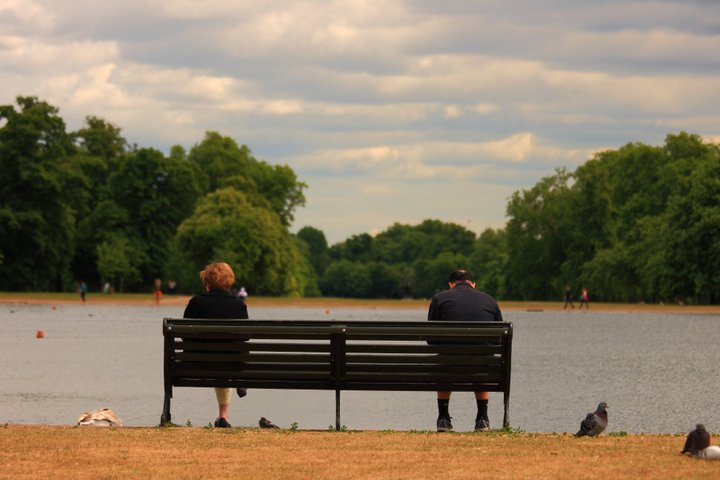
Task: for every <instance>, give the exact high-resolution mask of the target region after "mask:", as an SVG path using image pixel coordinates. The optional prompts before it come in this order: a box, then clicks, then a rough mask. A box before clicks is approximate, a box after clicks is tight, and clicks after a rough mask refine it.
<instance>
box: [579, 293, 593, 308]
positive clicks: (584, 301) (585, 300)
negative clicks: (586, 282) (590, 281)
mask: <svg viewBox="0 0 720 480" xmlns="http://www.w3.org/2000/svg"><path fill="white" fill-rule="evenodd" d="M583 305H585V310H589V309H590V297H589V296H588V290H587V288H583V289H582V293H581V294H580V307H579V308H578V310H582V307H583Z"/></svg>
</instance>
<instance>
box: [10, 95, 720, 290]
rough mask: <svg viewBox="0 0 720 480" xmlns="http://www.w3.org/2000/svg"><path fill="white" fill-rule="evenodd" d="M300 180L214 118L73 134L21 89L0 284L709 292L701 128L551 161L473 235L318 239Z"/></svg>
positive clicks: (447, 229) (709, 202)
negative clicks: (466, 277)
mask: <svg viewBox="0 0 720 480" xmlns="http://www.w3.org/2000/svg"><path fill="white" fill-rule="evenodd" d="M306 188H307V185H306V184H305V183H304V182H302V181H300V180H299V179H298V178H297V175H296V174H295V172H294V171H293V170H292V169H291V168H290V167H288V166H287V165H270V164H268V163H267V162H264V161H262V160H258V159H257V158H255V157H254V156H253V154H252V152H251V151H250V149H249V148H248V147H247V146H246V145H239V144H238V143H237V142H236V141H235V140H233V139H232V138H229V137H226V136H223V135H221V134H220V133H218V132H207V133H206V134H205V137H204V138H203V139H202V140H201V141H200V142H198V143H196V144H195V145H193V146H192V148H190V149H189V150H188V151H186V150H185V148H183V147H182V146H179V145H176V146H173V147H172V148H171V149H170V152H169V154H164V153H163V152H161V151H159V150H157V149H154V148H145V147H138V146H137V145H129V144H128V142H127V141H126V140H125V139H124V138H123V137H122V134H121V129H120V128H119V127H117V126H115V125H113V124H112V123H110V122H108V121H106V120H104V119H102V118H98V117H93V116H89V117H87V118H86V119H85V124H84V125H83V126H82V128H80V129H79V130H77V131H74V132H69V131H67V129H66V126H65V122H64V121H63V119H62V118H61V117H60V115H59V111H58V109H57V108H56V107H54V106H52V105H50V104H48V103H47V102H45V101H42V100H40V99H38V98H37V97H17V98H16V105H3V106H0V200H1V202H2V204H1V205H0V269H2V272H3V275H2V276H0V290H10V291H19V290H30V291H71V290H74V289H75V288H76V287H77V284H78V282H79V281H85V282H87V283H88V284H89V285H90V286H91V288H95V289H99V288H100V286H101V285H103V284H111V285H113V287H114V288H115V289H116V290H120V291H137V292H142V291H148V290H149V289H152V285H153V282H154V280H155V279H156V278H161V279H164V280H165V281H167V280H171V279H172V280H174V281H175V282H177V284H178V285H179V287H180V291H181V292H184V293H193V292H196V291H197V290H199V289H200V287H201V285H200V283H199V280H198V278H197V272H198V271H199V270H200V269H201V268H202V267H203V266H204V265H205V264H207V263H208V262H211V261H215V260H224V261H227V262H228V263H230V264H231V265H233V267H234V270H235V272H236V275H237V279H238V286H240V285H243V286H246V287H247V288H248V289H249V290H250V292H251V293H254V294H261V295H287V296H319V295H325V296H340V297H366V298H403V297H428V296H430V295H432V294H433V293H435V292H437V291H438V290H441V289H444V288H445V287H446V284H445V279H446V277H447V274H448V272H450V271H451V270H453V269H455V268H457V267H459V266H463V267H465V268H469V269H470V270H472V271H474V272H476V277H477V283H478V288H480V289H482V290H485V291H487V292H489V293H491V294H493V295H495V296H496V297H498V298H501V299H523V300H531V299H532V300H550V299H559V298H560V296H561V295H562V291H563V290H564V287H565V285H572V286H573V288H575V289H576V290H577V291H578V292H579V290H580V288H581V286H585V287H588V288H589V289H590V291H591V296H592V297H593V298H594V299H596V300H607V301H650V302H656V301H672V302H686V303H716V302H717V301H718V292H717V289H718V285H720V278H719V275H720V274H719V273H718V272H720V268H718V267H720V238H719V236H720V233H719V232H720V228H719V227H720V151H719V149H718V145H716V144H711V143H704V142H703V141H702V140H701V139H700V138H699V137H698V136H697V135H691V134H687V133H684V132H681V133H680V134H677V135H668V136H667V138H666V141H665V145H663V146H661V147H655V146H648V145H643V144H639V143H631V144H628V145H625V146H623V147H621V148H620V149H618V150H609V151H605V152H600V153H598V154H596V155H595V156H594V157H593V158H592V159H590V160H588V161H587V162H586V163H585V164H583V165H581V166H580V167H578V168H577V169H576V170H575V171H574V172H568V171H567V170H565V169H558V170H556V172H555V173H554V175H551V176H549V177H546V178H543V179H541V180H540V181H539V182H538V183H537V184H536V185H535V186H533V187H532V188H530V189H527V190H522V191H518V192H516V193H515V194H513V196H512V198H511V199H510V200H509V202H508V206H507V217H508V222H507V224H506V226H505V228H502V229H497V230H494V229H487V230H485V231H484V232H482V233H481V234H480V235H477V234H475V233H474V232H472V231H470V230H468V229H466V228H465V227H463V226H460V225H457V224H453V223H448V222H443V221H440V220H433V219H428V220H425V221H423V222H421V223H420V224H418V225H403V224H400V223H396V224H394V225H392V226H391V227H389V228H388V229H387V230H385V231H383V232H380V233H379V234H377V235H375V236H370V235H369V234H359V235H353V236H351V237H350V238H348V239H346V240H344V241H342V242H339V243H337V244H334V245H328V243H327V241H326V238H325V235H324V233H323V232H322V231H321V230H319V229H317V228H314V227H312V226H306V227H303V228H301V229H300V230H298V232H297V234H292V233H290V231H289V228H290V226H291V225H292V222H293V219H294V212H295V210H296V209H297V208H301V207H303V206H304V205H305V196H304V190H305V189H306Z"/></svg>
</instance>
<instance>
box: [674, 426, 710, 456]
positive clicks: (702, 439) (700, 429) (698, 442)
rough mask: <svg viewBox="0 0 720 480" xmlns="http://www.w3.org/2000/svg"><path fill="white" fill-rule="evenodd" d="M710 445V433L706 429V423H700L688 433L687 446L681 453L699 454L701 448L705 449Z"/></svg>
mask: <svg viewBox="0 0 720 480" xmlns="http://www.w3.org/2000/svg"><path fill="white" fill-rule="evenodd" d="M709 446H710V434H709V433H708V431H707V430H705V425H703V424H702V423H698V424H697V425H695V430H693V431H692V432H690V433H688V434H687V438H686V439H685V446H684V447H683V449H682V452H680V453H687V454H689V455H698V454H699V453H700V451H701V450H705V449H706V448H707V447H709Z"/></svg>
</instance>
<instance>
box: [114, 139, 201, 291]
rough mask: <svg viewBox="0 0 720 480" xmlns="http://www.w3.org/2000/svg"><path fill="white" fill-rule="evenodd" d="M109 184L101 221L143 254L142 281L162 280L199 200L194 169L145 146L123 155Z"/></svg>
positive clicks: (185, 163)
mask: <svg viewBox="0 0 720 480" xmlns="http://www.w3.org/2000/svg"><path fill="white" fill-rule="evenodd" d="M109 184H110V186H111V188H110V190H111V192H110V198H109V200H108V203H107V204H106V205H104V208H103V210H102V212H103V216H102V217H101V220H102V221H107V222H110V223H112V224H113V226H114V227H116V228H115V231H116V233H121V234H122V235H123V236H124V237H125V239H126V240H127V242H128V244H129V245H130V248H131V249H132V251H136V252H143V253H142V255H143V261H142V262H141V264H140V265H139V270H140V272H141V277H142V281H143V282H144V283H145V284H146V285H149V283H150V282H151V281H152V280H153V279H154V278H156V277H161V276H162V273H163V270H164V266H165V264H166V262H167V261H168V248H169V243H170V241H171V240H172V238H173V237H174V236H175V232H176V229H177V227H178V225H180V223H181V222H182V221H183V220H185V219H186V218H187V217H188V216H189V215H190V214H191V213H192V211H193V208H194V206H195V203H196V202H197V200H198V198H199V195H200V191H201V189H200V186H199V184H198V182H197V178H196V175H195V170H194V168H193V167H192V166H191V165H190V164H189V163H188V162H186V161H184V160H178V159H175V158H170V157H165V156H164V155H163V154H162V152H160V151H158V150H155V149H151V148H141V149H136V150H133V151H131V152H129V153H128V154H126V155H125V156H124V157H123V159H122V161H120V162H119V164H118V165H117V167H116V168H115V169H114V171H113V172H112V174H111V175H110V178H109ZM125 218H127V219H131V221H130V222H128V223H127V224H126V225H124V226H121V225H118V224H116V223H115V222H116V221H117V220H121V219H125ZM118 229H120V231H119V232H118Z"/></svg>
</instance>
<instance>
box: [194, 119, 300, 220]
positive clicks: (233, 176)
mask: <svg viewBox="0 0 720 480" xmlns="http://www.w3.org/2000/svg"><path fill="white" fill-rule="evenodd" d="M188 159H189V161H190V162H191V163H193V164H194V165H196V166H197V167H198V171H199V175H200V178H201V182H202V185H203V187H204V192H205V193H207V192H212V191H215V190H216V189H218V188H221V187H233V188H235V189H236V190H238V191H241V192H244V193H245V194H246V195H247V196H248V198H249V200H250V201H251V202H253V203H254V204H255V205H260V206H269V207H270V208H271V209H272V210H273V211H275V213H277V214H278V216H279V218H280V221H281V222H282V224H283V225H284V226H286V227H287V226H290V224H291V223H292V220H293V213H294V211H295V209H296V208H297V207H300V206H303V205H305V195H304V194H303V190H304V189H305V188H306V187H307V185H306V184H305V183H303V182H300V181H298V179H297V176H296V175H295V172H294V171H293V170H292V169H291V168H290V167H288V166H287V165H270V164H268V163H267V162H264V161H261V160H258V159H256V158H255V157H254V156H253V155H252V152H251V151H250V148H248V147H247V145H242V146H238V144H237V143H236V142H235V140H233V139H232V138H230V137H226V136H222V135H220V134H219V133H217V132H207V133H206V134H205V138H204V139H203V141H202V142H200V143H198V144H196V145H195V146H193V148H192V149H191V150H190V153H189V155H188Z"/></svg>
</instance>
